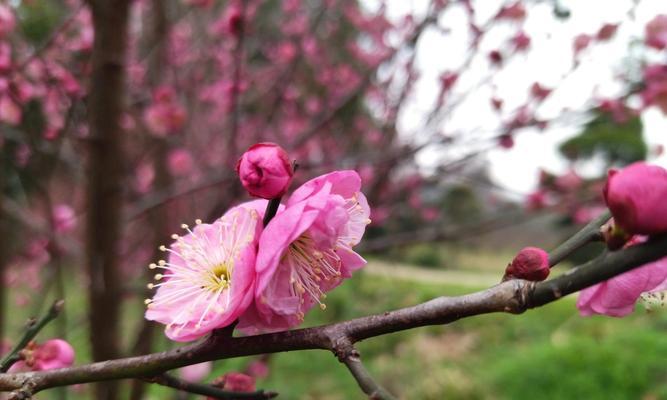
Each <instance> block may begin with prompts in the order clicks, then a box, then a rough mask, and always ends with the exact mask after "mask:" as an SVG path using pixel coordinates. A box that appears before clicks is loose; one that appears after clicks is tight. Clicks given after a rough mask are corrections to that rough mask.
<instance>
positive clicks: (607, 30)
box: [595, 24, 618, 41]
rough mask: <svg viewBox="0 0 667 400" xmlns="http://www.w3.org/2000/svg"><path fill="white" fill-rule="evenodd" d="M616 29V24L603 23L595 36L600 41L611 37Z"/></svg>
mask: <svg viewBox="0 0 667 400" xmlns="http://www.w3.org/2000/svg"><path fill="white" fill-rule="evenodd" d="M617 30H618V24H604V25H602V26H601V27H600V29H599V30H598V32H597V34H596V35H595V38H596V39H597V40H600V41H605V40H609V39H611V38H612V37H613V36H614V35H615V34H616V31H617Z"/></svg>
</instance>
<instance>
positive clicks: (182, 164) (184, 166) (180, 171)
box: [167, 148, 194, 176]
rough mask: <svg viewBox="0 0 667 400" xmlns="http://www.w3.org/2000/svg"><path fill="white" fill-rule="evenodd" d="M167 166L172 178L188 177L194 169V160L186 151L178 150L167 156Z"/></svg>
mask: <svg viewBox="0 0 667 400" xmlns="http://www.w3.org/2000/svg"><path fill="white" fill-rule="evenodd" d="M167 166H168V168H169V172H170V173H171V174H172V175H173V176H188V175H190V174H191V173H192V170H193V168H194V160H193V159H192V155H190V152H189V151H188V150H186V149H184V148H178V149H174V150H171V151H170V152H169V154H168V155H167Z"/></svg>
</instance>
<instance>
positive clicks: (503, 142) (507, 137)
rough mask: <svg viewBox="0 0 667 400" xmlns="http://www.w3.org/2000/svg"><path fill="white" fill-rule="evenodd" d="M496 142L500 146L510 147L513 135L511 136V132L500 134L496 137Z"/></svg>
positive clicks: (512, 145) (512, 142) (512, 144)
mask: <svg viewBox="0 0 667 400" xmlns="http://www.w3.org/2000/svg"><path fill="white" fill-rule="evenodd" d="M498 143H499V144H500V146H501V147H502V148H505V149H511V148H512V147H514V137H512V134H511V133H506V134H504V135H500V137H499V138H498Z"/></svg>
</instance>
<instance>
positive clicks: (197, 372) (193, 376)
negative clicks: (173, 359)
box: [178, 361, 213, 382]
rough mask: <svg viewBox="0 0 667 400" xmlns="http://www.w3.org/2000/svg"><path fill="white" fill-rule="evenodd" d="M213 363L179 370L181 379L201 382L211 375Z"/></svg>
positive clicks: (204, 363)
mask: <svg viewBox="0 0 667 400" xmlns="http://www.w3.org/2000/svg"><path fill="white" fill-rule="evenodd" d="M212 367H213V363H211V362H210V361H207V362H203V363H199V364H192V365H188V366H187V367H183V368H181V369H179V370H178V374H179V375H180V376H181V378H183V379H185V380H186V381H189V382H201V381H202V380H204V379H205V378H206V377H207V376H208V374H210V373H211V370H212Z"/></svg>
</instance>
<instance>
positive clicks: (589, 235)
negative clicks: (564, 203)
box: [549, 211, 611, 267]
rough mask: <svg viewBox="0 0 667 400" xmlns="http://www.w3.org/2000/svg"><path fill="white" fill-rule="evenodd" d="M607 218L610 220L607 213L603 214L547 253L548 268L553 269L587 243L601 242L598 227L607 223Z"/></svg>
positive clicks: (609, 215)
mask: <svg viewBox="0 0 667 400" xmlns="http://www.w3.org/2000/svg"><path fill="white" fill-rule="evenodd" d="M609 218H611V214H610V213H609V211H605V212H603V213H602V214H601V215H600V216H599V217H597V218H595V219H594V220H592V221H591V222H589V223H588V224H587V225H586V226H584V227H583V228H581V230H580V231H579V232H577V233H575V234H574V235H573V236H572V237H571V238H569V239H567V240H566V241H565V242H563V243H562V244H561V245H560V246H558V247H556V248H555V249H553V250H552V251H551V252H550V253H549V266H550V267H553V266H554V265H556V264H558V263H559V262H561V261H563V260H564V259H565V258H567V256H569V255H570V254H572V253H573V252H575V251H576V250H578V249H580V248H582V247H583V246H585V245H587V244H588V243H591V242H594V241H599V240H601V239H602V237H601V234H600V227H601V226H602V225H603V224H604V223H605V222H607V221H608V220H609Z"/></svg>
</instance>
